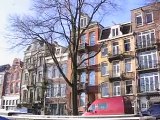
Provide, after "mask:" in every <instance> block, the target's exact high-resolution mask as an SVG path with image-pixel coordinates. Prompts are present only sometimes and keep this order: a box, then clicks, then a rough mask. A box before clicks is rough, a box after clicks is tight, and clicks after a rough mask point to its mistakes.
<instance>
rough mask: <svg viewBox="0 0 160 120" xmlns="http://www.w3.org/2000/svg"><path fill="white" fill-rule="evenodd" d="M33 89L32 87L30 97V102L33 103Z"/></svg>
mask: <svg viewBox="0 0 160 120" xmlns="http://www.w3.org/2000/svg"><path fill="white" fill-rule="evenodd" d="M33 95H34V94H33V89H30V98H29V100H30V101H29V102H30V103H32V102H33Z"/></svg>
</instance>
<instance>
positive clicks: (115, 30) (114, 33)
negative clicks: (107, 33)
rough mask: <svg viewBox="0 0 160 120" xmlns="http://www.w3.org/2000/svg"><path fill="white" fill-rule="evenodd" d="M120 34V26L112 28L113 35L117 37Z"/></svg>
mask: <svg viewBox="0 0 160 120" xmlns="http://www.w3.org/2000/svg"><path fill="white" fill-rule="evenodd" d="M117 35H118V28H115V29H112V37H115V36H117Z"/></svg>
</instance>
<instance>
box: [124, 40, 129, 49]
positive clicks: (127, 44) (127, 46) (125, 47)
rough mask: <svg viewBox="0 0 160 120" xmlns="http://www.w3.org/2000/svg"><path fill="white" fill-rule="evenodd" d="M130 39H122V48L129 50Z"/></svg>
mask: <svg viewBox="0 0 160 120" xmlns="http://www.w3.org/2000/svg"><path fill="white" fill-rule="evenodd" d="M130 49H131V48H130V40H128V39H127V40H124V50H125V51H130Z"/></svg>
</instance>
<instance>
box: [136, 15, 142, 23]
mask: <svg viewBox="0 0 160 120" xmlns="http://www.w3.org/2000/svg"><path fill="white" fill-rule="evenodd" d="M136 24H137V26H139V25H142V24H143V23H142V14H141V13H140V14H138V15H136Z"/></svg>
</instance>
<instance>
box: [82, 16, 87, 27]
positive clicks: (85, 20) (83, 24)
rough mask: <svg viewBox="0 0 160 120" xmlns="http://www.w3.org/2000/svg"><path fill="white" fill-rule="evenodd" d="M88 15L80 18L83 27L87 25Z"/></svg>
mask: <svg viewBox="0 0 160 120" xmlns="http://www.w3.org/2000/svg"><path fill="white" fill-rule="evenodd" d="M87 22H88V21H87V17H82V18H81V20H80V26H81V27H82V28H83V27H85V26H86V25H87Z"/></svg>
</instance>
